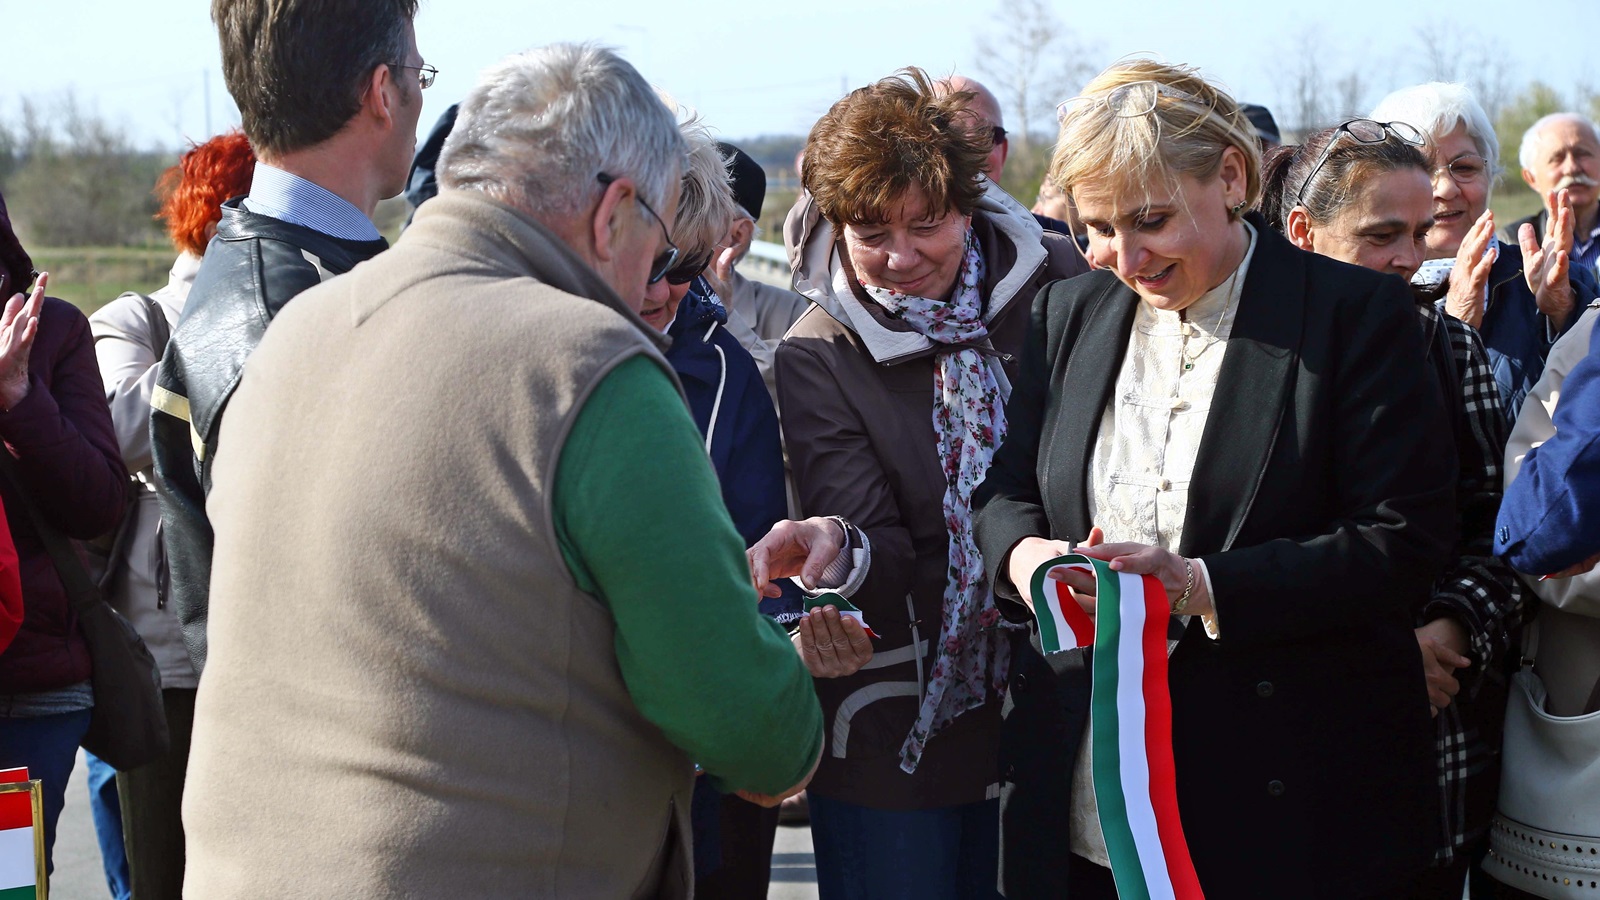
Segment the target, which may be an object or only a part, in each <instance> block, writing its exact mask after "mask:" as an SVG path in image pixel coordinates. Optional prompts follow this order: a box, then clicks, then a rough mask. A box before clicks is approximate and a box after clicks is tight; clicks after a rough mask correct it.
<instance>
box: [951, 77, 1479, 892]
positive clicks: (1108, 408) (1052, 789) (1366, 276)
mask: <svg viewBox="0 0 1600 900" xmlns="http://www.w3.org/2000/svg"><path fill="white" fill-rule="evenodd" d="M1058 146H1060V147H1061V148H1063V149H1061V150H1058V151H1057V155H1056V158H1055V160H1054V161H1053V165H1052V171H1051V176H1052V180H1053V181H1055V182H1056V183H1057V184H1058V185H1059V186H1061V187H1062V188H1063V189H1064V190H1065V191H1066V192H1067V193H1069V194H1071V195H1072V196H1073V198H1074V200H1075V201H1076V203H1077V206H1078V210H1079V213H1080V215H1082V217H1083V218H1084V220H1085V222H1086V223H1087V224H1088V226H1089V251H1088V253H1089V258H1090V260H1091V262H1092V263H1094V264H1096V265H1097V267H1099V268H1100V271H1095V272H1092V273H1090V274H1088V275H1084V276H1080V277H1078V278H1075V279H1072V280H1070V281H1064V282H1056V283H1055V284H1053V285H1050V286H1049V287H1047V288H1046V289H1045V290H1044V291H1042V292H1041V293H1040V295H1039V297H1038V299H1037V301H1036V302H1035V304H1034V307H1033V321H1032V330H1031V332H1030V336H1029V341H1028V344H1027V346H1026V349H1025V351H1024V354H1023V357H1022V362H1021V369H1020V373H1019V376H1018V378H1017V380H1016V382H1015V384H1014V386H1013V394H1012V397H1011V400H1010V403H1009V404H1008V405H1007V417H1008V419H1009V421H1010V423H1011V424H1010V429H1011V430H1010V434H1009V436H1008V437H1007V439H1006V441H1005V443H1004V444H1003V445H1002V446H1001V448H1000V450H999V452H998V453H997V455H996V457H995V460H994V464H993V467H992V468H991V469H990V471H989V475H988V480H987V481H986V482H985V483H984V485H983V486H982V488H981V489H980V490H979V492H978V496H977V499H976V501H975V505H976V506H977V509H978V512H977V520H976V528H977V536H978V545H979V548H980V549H981V551H982V553H983V555H984V558H985V560H986V561H987V565H988V566H989V573H990V580H991V583H992V584H994V585H995V590H996V593H997V596H998V598H999V605H1000V608H1001V610H1002V612H1003V613H1004V614H1005V615H1006V616H1007V617H1008V618H1010V619H1011V620H1013V621H1017V622H1031V621H1032V612H1031V610H1030V608H1029V607H1028V605H1027V604H1026V602H1025V601H1024V600H1023V598H1022V597H1021V596H1020V595H1019V593H1018V591H1017V585H1018V584H1024V583H1026V578H1027V575H1028V573H1030V572H1032V571H1033V568H1034V567H1035V566H1036V565H1037V564H1038V563H1040V562H1042V561H1044V560H1046V559H1048V558H1050V557H1051V556H1053V555H1055V554H1056V553H1058V552H1063V551H1064V550H1065V548H1066V547H1067V546H1069V544H1068V542H1084V541H1089V542H1095V541H1098V540H1100V538H1101V535H1100V534H1099V533H1098V532H1099V531H1100V530H1101V528H1104V529H1105V530H1106V532H1107V533H1106V534H1105V535H1104V537H1105V539H1106V540H1107V541H1110V543H1105V544H1101V545H1100V546H1099V547H1097V548H1095V549H1092V550H1090V551H1089V552H1090V553H1091V554H1092V555H1097V556H1100V557H1102V558H1106V559H1112V558H1116V559H1120V560H1121V561H1122V562H1121V565H1122V566H1123V567H1124V569H1125V570H1126V571H1130V572H1136V573H1145V574H1153V575H1156V576H1157V577H1159V578H1160V580H1161V581H1162V583H1163V585H1164V586H1165V587H1166V588H1167V590H1168V594H1169V597H1170V599H1172V600H1173V601H1174V606H1175V610H1176V611H1177V612H1178V613H1181V614H1183V616H1179V615H1175V616H1174V618H1173V620H1172V621H1173V625H1172V637H1173V638H1174V640H1176V645H1175V649H1174V650H1173V651H1172V652H1171V657H1170V670H1169V687H1170V690H1171V695H1172V708H1173V745H1174V754H1175V758H1176V763H1177V775H1178V801H1179V808H1180V812H1181V815H1182V819H1183V824H1184V831H1185V833H1186V836H1187V839H1188V844H1189V849H1190V851H1191V853H1192V856H1193V859H1194V864H1195V868H1196V870H1197V872H1198V874H1199V877H1200V883H1201V886H1202V887H1203V889H1204V890H1205V892H1206V896H1207V897H1208V898H1212V900H1225V898H1229V897H1239V898H1262V897H1297V898H1298V897H1330V898H1332V897H1337V898H1341V900H1343V898H1352V897H1385V896H1390V897H1392V896H1399V895H1403V894H1404V893H1405V892H1406V886H1407V885H1408V884H1409V882H1410V880H1411V878H1413V877H1414V876H1415V875H1416V874H1417V873H1419V872H1420V871H1421V870H1422V869H1423V868H1424V867H1425V866H1426V865H1427V862H1428V856H1429V852H1430V850H1431V846H1430V839H1431V837H1432V836H1433V834H1434V832H1435V831H1436V830H1437V829H1436V828H1434V827H1432V821H1433V817H1434V811H1433V808H1432V807H1433V791H1432V786H1433V776H1434V768H1435V766H1434V761H1433V747H1432V727H1431V724H1430V716H1429V704H1428V697H1427V693H1426V689H1425V682H1424V678H1423V671H1422V659H1421V656H1420V654H1419V651H1418V649H1417V642H1416V639H1415V638H1414V637H1413V636H1412V631H1411V622H1410V617H1409V610H1410V609H1411V608H1412V607H1413V606H1414V604H1415V601H1416V600H1417V598H1418V597H1421V596H1425V595H1426V592H1427V590H1428V588H1429V585H1430V583H1431V582H1432V580H1433V578H1434V576H1435V574H1436V573H1437V572H1438V570H1439V569H1440V567H1441V566H1442V565H1443V562H1444V560H1445V559H1446V557H1447V555H1448V553H1449V550H1450V547H1451V543H1452V540H1453V537H1454V534H1453V530H1454V524H1453V522H1454V518H1455V506H1454V495H1453V488H1454V482H1455V461H1454V459H1455V456H1454V453H1453V452H1452V451H1451V449H1450V446H1449V444H1448V434H1449V431H1448V426H1447V424H1446V420H1445V416H1444V412H1443V410H1442V408H1441V405H1440V401H1439V398H1438V393H1437V391H1436V390H1435V389H1434V387H1433V386H1432V385H1431V384H1429V383H1428V382H1427V380H1426V379H1427V378H1428V377H1429V376H1428V374H1427V373H1426V371H1425V370H1424V369H1423V368H1422V367H1421V366H1419V365H1417V363H1416V361H1417V360H1418V359H1421V358H1422V346H1421V337H1420V334H1419V330H1418V329H1417V327H1416V322H1415V316H1416V313H1415V312H1414V311H1413V310H1412V308H1411V300H1410V297H1409V294H1408V293H1407V289H1406V287H1405V285H1404V284H1403V282H1401V280H1400V279H1398V278H1396V277H1393V276H1389V275H1381V274H1378V273H1375V272H1370V271H1366V270H1363V269H1359V268H1356V267H1354V266H1349V265H1345V264H1343V263H1339V262H1335V261H1333V260H1330V259H1327V258H1324V257H1318V256H1313V255H1311V254H1307V253H1305V252H1303V251H1300V250H1298V249H1296V248H1295V247H1293V246H1292V245H1291V244H1289V243H1288V242H1287V241H1286V240H1284V239H1283V238H1282V237H1281V236H1279V235H1278V234H1276V233H1275V232H1274V231H1273V230H1272V229H1271V228H1269V227H1267V226H1266V224H1265V222H1264V221H1263V220H1262V219H1260V217H1259V216H1256V215H1254V214H1250V215H1245V214H1244V211H1245V210H1247V209H1249V208H1251V207H1252V206H1253V205H1254V204H1255V203H1256V201H1257V200H1258V198H1259V195H1260V158H1259V153H1258V151H1257V150H1256V143H1255V136H1254V133H1253V131H1251V130H1250V127H1249V125H1248V123H1247V122H1246V121H1245V120H1244V118H1243V116H1242V115H1240V114H1239V112H1238V107H1237V105H1236V104H1235V103H1234V102H1233V100H1232V99H1231V98H1229V97H1228V96H1227V95H1226V94H1223V93H1222V92H1220V91H1218V90H1217V89H1216V88H1214V87H1212V86H1211V85H1210V84H1208V83H1207V82H1206V81H1204V79H1202V78H1200V77H1199V76H1198V74H1197V73H1195V72H1194V71H1193V70H1190V69H1184V68H1178V67H1171V66H1166V65H1161V64H1157V63H1152V62H1145V61H1138V62H1132V63H1124V64H1119V65H1118V66H1115V67H1113V68H1111V69H1108V70H1107V71H1106V72H1104V73H1102V74H1101V75H1100V76H1099V77H1098V78H1097V79H1096V80H1095V81H1094V82H1092V83H1091V84H1090V85H1089V87H1088V88H1086V89H1085V92H1084V94H1083V95H1082V96H1081V97H1079V98H1078V99H1077V100H1075V101H1071V102H1069V103H1068V104H1066V105H1064V107H1063V125H1062V136H1061V141H1060V143H1059V145H1058ZM1413 343H1415V344H1416V346H1415V347H1412V346H1410V345H1411V344H1413ZM1130 345H1133V346H1134V349H1133V351H1131V352H1130V349H1129V348H1130ZM1216 345H1221V347H1222V351H1221V352H1220V353H1219V352H1218V351H1217V350H1215V349H1212V347H1214V346H1216ZM1164 348H1173V349H1175V350H1176V352H1177V354H1178V355H1177V356H1176V357H1174V358H1171V359H1168V358H1165V357H1163V356H1162V355H1161V354H1162V353H1163V352H1164ZM1207 351H1210V354H1209V355H1207ZM1152 373H1155V374H1152ZM1186 378H1187V379H1189V380H1186ZM1195 378H1208V379H1210V381H1208V382H1206V383H1204V384H1200V385H1198V386H1197V385H1196V384H1195V383H1194V381H1193V379H1195ZM1130 379H1131V380H1130ZM1156 384H1162V385H1166V384H1170V385H1171V388H1172V391H1173V402H1172V403H1171V404H1167V405H1163V404H1161V403H1152V402H1150V397H1148V396H1145V395H1144V394H1141V393H1139V392H1140V391H1145V392H1146V393H1148V391H1149V390H1150V389H1151V386H1152V385H1156ZM1130 385H1134V386H1135V388H1136V389H1133V388H1130V387H1129V386H1130ZM1194 416H1200V417H1201V418H1199V419H1198V420H1197V419H1195V418H1193V417H1194ZM1185 417H1190V418H1187V420H1186V421H1185V420H1184V418H1185ZM1185 429H1187V431H1185ZM1152 434H1154V435H1157V436H1158V440H1156V441H1155V442H1154V443H1151V442H1150V441H1148V440H1146V442H1145V443H1144V444H1140V443H1138V442H1137V441H1134V442H1131V443H1130V441H1129V439H1127V438H1126V437H1125V436H1126V435H1146V436H1148V435H1152ZM1184 434H1187V435H1188V436H1189V437H1188V438H1187V440H1188V443H1187V444H1185V443H1184V438H1183V435H1184ZM1162 435H1165V437H1164V438H1161V437H1160V436H1162ZM1162 441H1165V443H1162ZM1118 454H1121V455H1120V456H1119V455H1118ZM1185 454H1187V456H1185ZM1145 456H1148V457H1149V458H1150V460H1152V461H1153V462H1152V469H1151V470H1150V471H1148V472H1145V471H1143V470H1140V469H1138V466H1136V465H1133V464H1132V463H1130V462H1129V460H1130V459H1131V460H1135V461H1141V460H1143V459H1144V457H1145ZM1175 458H1176V459H1177V461H1176V462H1174V459H1175ZM1108 459H1110V462H1109V463H1108V462H1107V460H1108ZM1117 466H1122V468H1121V469H1118V468H1117ZM1166 468H1174V471H1173V472H1165V469H1166ZM1108 472H1110V473H1111V474H1110V475H1107V473H1108ZM1168 475H1172V476H1174V477H1170V478H1169V477H1168ZM1146 476H1149V477H1148V478H1146ZM1130 485H1131V487H1130ZM1125 488H1126V490H1125ZM1174 491H1178V492H1180V493H1177V494H1174V493H1172V492H1174ZM1182 491H1187V495H1186V497H1184V496H1183V494H1182V493H1181V492H1182ZM1119 492H1120V493H1119ZM1174 498H1179V499H1177V500H1175V499H1174ZM1147 500H1148V502H1146V501H1147ZM1164 504H1165V505H1164ZM1095 507H1098V513H1097V514H1093V515H1092V514H1091V508H1095ZM1146 510H1147V511H1148V512H1149V518H1151V519H1159V520H1160V521H1141V511H1146ZM1175 512H1176V514H1174V513H1175ZM1091 530H1093V531H1094V532H1096V533H1095V534H1093V535H1091ZM1119 531H1120V532H1123V533H1122V534H1119V533H1117V532H1119ZM1128 533H1134V534H1141V535H1145V534H1148V535H1156V536H1157V539H1154V540H1143V541H1136V540H1131V539H1130V538H1129V537H1127V534H1128ZM1074 587H1075V588H1080V589H1088V588H1090V587H1092V583H1089V582H1075V583H1074ZM1186 588H1187V590H1186ZM1180 600H1181V601H1183V602H1182V604H1181V605H1180V604H1179V603H1178V601H1180ZM1080 603H1082V604H1083V605H1084V606H1085V607H1086V608H1088V609H1090V611H1091V612H1092V608H1093V597H1092V596H1089V595H1087V594H1086V593H1082V592H1080ZM1088 655H1089V653H1088V651H1069V652H1065V653H1057V654H1052V655H1051V656H1050V657H1048V658H1046V657H1044V656H1043V655H1042V654H1040V652H1039V650H1038V643H1037V638H1035V639H1034V641H1033V642H1032V644H1031V646H1028V645H1026V644H1024V643H1023V642H1021V641H1019V646H1018V648H1017V651H1016V656H1015V662H1014V665H1013V669H1012V675H1011V681H1010V696H1009V699H1008V702H1007V709H1006V716H1007V719H1006V724H1005V727H1004V730H1003V733H1002V746H1001V764H1002V779H1003V782H1004V785H1003V788H1002V829H1003V873H1002V884H1003V886H1004V888H1005V889H1006V891H1007V894H1008V895H1009V896H1012V897H1040V896H1060V895H1062V894H1063V893H1067V894H1069V895H1070V896H1072V897H1074V898H1076V900H1081V898H1085V897H1087V898H1094V897H1099V896H1105V897H1114V896H1115V889H1114V887H1112V886H1111V881H1110V874H1109V870H1107V869H1105V868H1104V867H1103V866H1102V865H1096V863H1095V861H1092V860H1091V859H1090V858H1087V857H1086V856H1084V855H1079V851H1082V850H1083V849H1084V848H1085V847H1086V846H1087V844H1086V841H1088V838H1087V837H1086V832H1088V831H1089V830H1091V828H1090V827H1087V826H1086V825H1085V822H1092V821H1094V819H1093V808H1092V806H1088V808H1087V815H1086V805H1087V803H1088V801H1086V798H1085V797H1084V796H1078V797H1076V798H1075V797H1074V788H1073V783H1074V778H1073V775H1074V770H1075V768H1076V767H1077V766H1078V763H1079V760H1078V756H1079V748H1080V746H1082V745H1083V743H1084V736H1085V731H1086V729H1087V727H1088V706H1089V691H1090V681H1089V676H1088V669H1087V658H1088ZM1079 781H1080V783H1082V780H1081V778H1080V779H1079ZM1079 793H1080V794H1082V793H1083V792H1081V791H1080V792H1079ZM1095 830H1097V829H1095ZM1089 843H1092V841H1091V842H1089ZM1068 848H1071V849H1072V850H1073V851H1074V852H1072V853H1069V852H1067V850H1068Z"/></svg>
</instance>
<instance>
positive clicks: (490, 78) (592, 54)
mask: <svg viewBox="0 0 1600 900" xmlns="http://www.w3.org/2000/svg"><path fill="white" fill-rule="evenodd" d="M684 157H685V147H684V141H683V138H682V137H680V136H679V134H678V127H677V123H676V122H675V121H674V120H673V116H672V113H671V112H669V111H668V110H667V108H666V107H664V106H662V104H661V101H660V100H658V99H657V98H656V95H655V93H654V92H653V91H651V89H650V85H649V84H647V83H646V82H645V80H644V78H643V77H641V76H640V75H639V73H638V72H637V71H636V70H635V69H634V68H633V66H631V65H629V64H628V63H627V62H626V61H624V60H623V59H622V58H621V57H620V56H617V55H616V54H615V53H613V52H612V51H610V50H608V49H606V48H604V47H600V46H597V45H594V44H551V45H550V46H547V47H540V48H537V49H534V50H528V51H525V52H522V53H516V54H513V55H511V56H508V57H506V58H505V59H503V60H501V61H500V62H498V63H495V64H494V65H493V66H491V67H489V68H488V69H486V70H485V71H484V73H483V74H482V75H481V76H480V77H479V79H478V83H477V85H476V86H475V87H473V89H472V92H471V93H469V94H467V98H466V99H465V100H463V101H462V103H461V108H460V110H459V111H458V113H457V115H456V123H455V127H454V128H452V129H451V131H450V137H449V138H448V139H447V140H446V141H445V144H444V148H443V150H441V151H440V154H439V166H438V170H439V185H440V186H441V187H443V188H446V189H455V190H475V191H480V192H482V193H484V194H487V195H488V196H490V197H493V198H494V199H496V200H499V201H500V202H502V203H506V204H508V205H511V206H515V207H517V208H520V209H523V210H525V211H527V212H528V213H530V214H532V215H534V216H535V217H538V218H540V219H560V218H565V217H568V216H572V215H576V214H577V213H578V212H579V211H581V210H582V209H583V208H584V207H585V206H586V205H587V203H588V202H589V200H590V198H591V197H592V196H594V194H595V192H597V191H599V190H602V187H601V184H600V181H599V176H600V175H601V174H605V175H608V176H611V177H613V178H622V177H625V176H626V177H628V178H631V179H632V180H633V182H634V184H635V185H637V188H638V191H639V195H640V196H641V197H642V198H643V199H644V201H645V202H646V203H648V204H650V205H651V206H652V207H654V208H656V209H661V208H663V207H664V206H665V205H666V201H667V198H668V197H669V196H671V194H672V188H673V186H674V185H675V184H676V182H677V181H678V179H679V178H681V177H682V175H683V169H684V164H685V158H684Z"/></svg>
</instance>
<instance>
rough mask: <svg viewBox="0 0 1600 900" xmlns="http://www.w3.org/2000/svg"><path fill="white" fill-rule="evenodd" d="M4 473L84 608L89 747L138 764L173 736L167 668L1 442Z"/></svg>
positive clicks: (119, 765) (79, 609)
mask: <svg viewBox="0 0 1600 900" xmlns="http://www.w3.org/2000/svg"><path fill="white" fill-rule="evenodd" d="M0 478H4V480H5V481H6V482H8V483H9V484H10V485H11V489H12V490H13V491H14V492H15V493H16V495H17V497H18V498H19V499H20V500H21V501H22V504H23V506H24V507H26V509H27V514H28V519H29V521H30V522H31V523H32V525H33V530H34V533H36V534H37V535H38V536H39V540H40V541H41V542H43V543H44V546H45V550H46V551H47V552H49V554H50V560H51V562H53V563H54V564H55V568H56V573H57V574H58V575H59V576H60V577H61V585H62V587H63V588H65V589H66V592H67V597H68V598H69V599H70V600H71V601H72V608H73V610H74V611H75V612H76V613H77V614H78V628H79V629H81V630H82V631H83V637H84V640H85V641H86V642H87V643H88V645H89V658H90V660H91V662H92V663H93V666H94V674H93V675H92V676H91V680H92V684H93V686H94V709H93V712H92V713H91V715H90V717H89V731H88V733H86V734H85V735H84V737H83V748H84V749H85V750H88V751H89V752H90V753H93V754H94V755H95V756H98V757H100V758H101V759H103V760H105V761H106V762H107V763H109V764H110V765H111V766H112V768H115V769H117V770H118V771H124V772H125V771H127V770H129V769H136V768H138V767H140V766H142V765H145V764H146V763H151V762H154V761H156V760H157V759H160V758H161V757H163V756H165V755H166V754H167V751H168V749H169V748H170V747H171V738H170V736H169V735H168V733H167V714H166V709H165V707H164V706H163V705H162V700H161V672H160V670H159V669H157V668H156V661H155V658H154V657H152V656H151V655H150V650H149V648H148V647H146V646H145V645H144V640H143V639H141V638H140V637H139V633H138V632H137V631H134V630H133V626H132V625H130V624H128V620H127V619H124V618H123V617H122V616H121V615H119V614H118V613H117V611H116V610H114V609H112V608H111V606H110V605H109V604H107V603H106V602H105V598H104V597H102V596H101V594H100V588H99V587H98V586H97V585H96V584H95V583H94V581H92V580H91V579H90V578H89V573H88V572H87V571H86V570H85V569H84V567H83V561H82V560H81V559H79V557H78V554H77V551H76V550H74V549H73V547H72V543H71V541H69V540H68V539H67V537H66V535H64V534H62V533H61V532H60V531H58V530H57V529H55V528H54V527H52V526H51V525H50V523H48V522H46V521H45V518H44V516H43V514H41V513H40V512H39V507H38V504H36V503H35V502H34V500H33V497H32V496H31V495H30V494H29V493H28V491H27V488H26V487H24V486H23V484H22V479H21V478H20V477H18V474H17V469H16V462H15V460H13V459H12V458H11V454H10V453H8V452H6V451H5V449H4V448H0Z"/></svg>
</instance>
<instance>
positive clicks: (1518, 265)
mask: <svg viewBox="0 0 1600 900" xmlns="http://www.w3.org/2000/svg"><path fill="white" fill-rule="evenodd" d="M1371 118H1373V119H1374V120H1376V121H1379V122H1406V123H1408V124H1410V125H1411V126H1413V127H1415V128H1417V129H1418V130H1420V131H1421V132H1422V134H1423V137H1424V138H1425V139H1426V143H1427V153H1428V161H1429V163H1430V164H1431V165H1432V167H1433V220H1434V224H1433V228H1431V229H1429V231H1428V244H1427V246H1428V261H1427V262H1425V263H1424V264H1423V265H1422V267H1421V268H1420V269H1419V270H1418V272H1417V274H1416V275H1415V276H1414V278H1415V280H1416V281H1418V282H1419V283H1420V284H1424V285H1441V284H1448V286H1449V291H1448V294H1447V296H1446V299H1445V312H1447V313H1449V314H1450V315H1451V316H1453V317H1455V318H1457V319H1460V320H1461V321H1463V322H1466V323H1467V324H1468V325H1471V326H1473V327H1474V328H1476V329H1478V332H1479V333H1480V334H1482V335H1483V343H1484V346H1485V348H1486V349H1487V350H1488V352H1489V362H1490V364H1491V365H1493V366H1494V373H1495V382H1496V383H1497V384H1498V385H1499V388H1500V399H1501V400H1502V401H1504V405H1505V414H1506V417H1507V425H1508V426H1509V424H1510V422H1512V421H1515V420H1516V417H1517V412H1518V411H1519V410H1521V409H1522V402H1523V400H1524V399H1525V398H1526V397H1527V395H1528V390H1529V389H1530V388H1532V387H1533V384H1534V382H1536V381H1538V380H1539V375H1540V373H1542V372H1543V371H1544V360H1545V357H1546V356H1548V355H1549V353H1550V345H1551V344H1553V343H1555V341H1556V338H1558V337H1560V336H1561V335H1562V334H1564V333H1565V332H1566V330H1567V328H1569V327H1570V326H1571V325H1572V323H1573V321H1575V320H1576V319H1577V311H1578V310H1581V309H1582V308H1583V307H1584V306H1587V305H1588V303H1589V301H1590V300H1592V299H1594V297H1595V296H1596V294H1597V293H1600V290H1597V289H1596V286H1595V279H1594V276H1593V275H1592V274H1591V273H1589V272H1587V271H1584V270H1583V268H1582V267H1578V266H1569V263H1568V257H1569V255H1570V254H1571V252H1572V228H1571V216H1572V210H1571V206H1570V204H1569V203H1567V202H1566V200H1565V198H1564V197H1563V196H1559V195H1557V194H1555V193H1552V195H1551V197H1550V198H1548V199H1549V206H1550V208H1551V209H1556V210H1558V215H1557V220H1556V224H1555V227H1553V228H1551V229H1549V234H1548V235H1547V236H1546V237H1545V240H1544V243H1543V244H1542V245H1541V244H1540V243H1539V241H1538V239H1537V237H1536V236H1535V234H1534V230H1533V228H1532V227H1531V226H1529V227H1528V228H1524V229H1522V230H1521V232H1520V233H1519V234H1518V235H1517V236H1516V237H1517V240H1518V243H1515V244H1512V243H1507V242H1505V241H1501V240H1498V239H1496V238H1495V225H1494V213H1493V212H1492V211H1490V210H1489V197H1490V194H1491V193H1492V192H1493V189H1494V181H1495V179H1496V178H1497V177H1498V176H1499V171H1500V167H1499V165H1498V164H1497V160H1499V158H1500V142H1499V140H1498V139H1497V138H1496V137H1495V132H1494V126H1493V125H1492V124H1491V123H1490V122H1489V116H1488V114H1486V113H1485V112H1484V111H1483V107H1482V106H1480V105H1479V104H1478V101H1477V98H1475V97H1474V96H1473V95H1472V92H1471V91H1470V90H1468V89H1467V88H1466V87H1465V86H1463V85H1459V84H1448V83H1444V82H1432V83H1429V84H1419V85H1415V86H1413V87H1408V88H1403V89H1401V90H1398V91H1395V92H1394V93H1392V94H1390V95H1389V96H1387V97H1385V98H1383V100H1382V101H1381V102H1379V103H1378V105H1377V107H1376V108H1374V109H1373V110H1372V116H1371Z"/></svg>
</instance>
